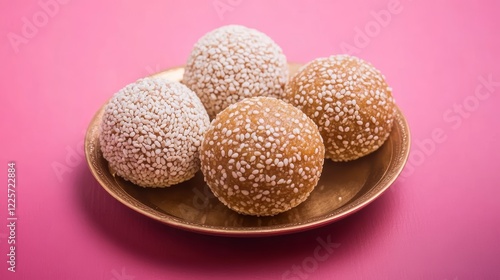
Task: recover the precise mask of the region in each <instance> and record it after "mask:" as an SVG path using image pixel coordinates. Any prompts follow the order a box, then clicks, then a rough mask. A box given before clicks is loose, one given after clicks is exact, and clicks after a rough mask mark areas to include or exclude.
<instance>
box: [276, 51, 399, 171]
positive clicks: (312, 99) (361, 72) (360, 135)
mask: <svg viewBox="0 0 500 280" xmlns="http://www.w3.org/2000/svg"><path fill="white" fill-rule="evenodd" d="M283 100H285V101H287V102H289V103H290V104H292V105H294V106H296V107H297V108H299V109H301V110H302V111H303V112H304V113H305V114H306V115H308V116H309V117H310V118H311V119H312V120H313V121H314V122H315V123H316V124H317V125H318V128H319V131H320V133H321V136H322V137H323V140H324V141H325V142H324V144H325V148H326V157H327V158H330V159H332V160H333V161H350V160H354V159H357V158H359V157H362V156H365V155H367V154H370V153H372V152H374V151H375V150H377V149H378V148H379V147H380V146H381V145H382V144H383V143H384V142H385V141H386V139H387V138H388V137H389V134H390V132H391V129H392V124H393V120H394V116H395V114H396V105H395V101H394V98H393V97H392V89H391V88H390V87H389V86H388V85H387V83H386V81H385V78H384V76H383V75H382V74H381V73H380V71H378V70H377V69H375V67H373V66H372V65H371V64H369V63H368V62H366V61H364V60H361V59H359V58H357V57H353V56H348V55H335V56H330V57H328V58H317V59H315V60H313V61H311V62H309V63H308V64H306V65H304V66H303V67H302V68H301V69H300V70H299V71H298V72H297V73H296V74H295V75H294V76H293V77H292V78H291V79H290V81H289V83H288V84H287V87H286V89H285V93H284V94H283Z"/></svg>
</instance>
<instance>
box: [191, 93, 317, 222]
mask: <svg viewBox="0 0 500 280" xmlns="http://www.w3.org/2000/svg"><path fill="white" fill-rule="evenodd" d="M324 156H325V148H324V146H323V139H322V138H321V135H320V133H319V131H318V127H317V126H316V125H315V124H314V122H313V121H312V120H311V119H310V118H309V117H307V116H306V115H305V114H304V113H302V112H301V111H300V110H299V109H297V108H295V107H293V106H291V105H290V104H287V103H286V102H284V101H281V100H278V99H276V98H272V97H253V98H248V99H244V100H242V101H240V102H238V103H235V104H233V105H230V106H229V107H227V108H226V109H225V110H223V111H222V112H220V113H219V114H218V115H217V117H216V118H215V119H214V120H213V121H212V123H211V124H210V127H209V128H208V130H207V132H206V134H205V138H204V140H203V142H202V145H201V148H200V159H201V170H202V172H203V175H204V178H205V181H206V183H207V184H208V186H209V187H210V189H211V190H212V192H213V193H214V194H215V196H216V197H217V198H219V200H220V201H221V202H222V203H224V204H225V205H226V206H228V207H229V208H231V209H233V210H234V211H236V212H239V213H242V214H247V215H255V216H272V215H276V214H278V213H281V212H284V211H287V210H289V209H291V208H293V207H295V206H297V205H299V204H300V203H302V202H303V201H304V200H306V199H307V197H308V196H309V194H310V193H311V191H312V190H313V189H314V187H315V186H316V184H317V183H318V180H319V178H320V176H321V172H322V169H323V162H324Z"/></svg>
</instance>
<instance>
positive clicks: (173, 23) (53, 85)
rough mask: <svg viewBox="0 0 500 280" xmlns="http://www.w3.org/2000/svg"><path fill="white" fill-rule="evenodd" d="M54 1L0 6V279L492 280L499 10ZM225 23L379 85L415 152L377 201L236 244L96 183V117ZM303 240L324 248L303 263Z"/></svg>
mask: <svg viewBox="0 0 500 280" xmlns="http://www.w3.org/2000/svg"><path fill="white" fill-rule="evenodd" d="M54 1H55V0H40V1H38V0H23V1H2V2H1V3H0V35H1V37H0V38H1V39H0V55H1V60H0V61H1V69H2V78H1V83H0V104H1V110H0V131H2V133H1V146H0V163H1V164H0V170H1V172H0V174H1V175H2V176H3V177H5V178H7V162H9V161H11V160H14V161H15V162H16V164H17V184H18V186H17V193H16V194H17V212H16V214H17V217H18V221H17V228H16V230H17V231H16V241H17V251H16V256H17V259H16V260H17V266H16V270H17V272H15V273H11V272H8V271H7V267H8V266H7V263H6V261H7V253H8V245H7V240H8V234H9V232H8V230H7V227H6V226H5V225H6V224H7V206H6V202H7V183H6V179H4V180H0V181H2V182H4V183H2V186H0V187H1V188H2V189H3V190H2V191H0V264H1V265H0V279H106V280H110V279H113V280H125V279H136V280H142V279H153V280H158V279H236V277H237V278H238V279H282V277H285V279H306V278H307V279H438V280H444V279H448V280H451V279H460V280H462V279H500V268H499V264H500V263H499V262H500V217H499V213H500V203H499V202H498V200H499V198H498V197H499V195H500V172H499V168H498V166H499V164H498V160H499V159H500V145H499V144H498V142H499V141H500V126H499V124H498V118H499V114H498V106H499V105H500V104H499V103H500V96H499V95H500V66H499V62H500V53H499V51H498V50H500V40H499V36H498V35H499V33H498V29H499V28H500V20H499V16H498V11H499V10H500V4H499V3H500V2H498V1H493V0H492V1H476V2H474V1H451V0H449V1H411V0H400V1H395V0H377V1H360V0H357V1H350V0H337V1H326V0H325V1H298V0H296V1H285V0H281V1H264V0H258V1H250V0H215V1H214V0H206V1H164V0H155V1H81V0H64V1H63V0H60V2H54ZM46 2H48V3H52V5H49V6H48V7H49V8H47V7H46V6H45V5H44V4H43V3H46ZM40 3H42V4H40ZM54 3H55V4H54ZM146 3H147V4H146ZM479 3H480V4H479ZM214 5H219V6H220V7H222V8H224V7H225V8H226V10H219V11H217V10H216V9H215V6H214ZM224 5H226V6H224ZM382 10H384V11H385V12H380V11H382ZM384 15H385V17H383V16H384ZM387 15H390V18H389V17H387ZM377 19H378V21H377ZM229 23H238V24H243V25H247V26H249V27H253V28H257V29H259V30H261V31H263V32H265V33H267V34H268V35H269V36H270V37H272V38H273V39H274V40H275V41H276V42H277V43H278V44H279V45H280V46H281V47H282V48H283V50H284V52H285V54H286V55H287V57H288V59H289V60H290V61H294V62H307V61H309V60H311V59H313V58H316V57H321V56H328V55H331V54H338V53H344V52H346V51H348V50H347V49H346V48H345V46H347V45H351V46H352V47H353V48H356V49H351V50H354V51H356V52H355V54H356V55H357V56H360V57H362V58H364V59H366V60H368V61H370V62H372V63H373V64H374V65H375V66H376V67H377V68H379V69H380V70H381V71H382V72H383V73H384V74H385V76H386V77H387V80H388V82H389V83H390V84H391V86H392V87H393V88H394V95H395V97H396V99H397V102H398V104H399V106H400V108H401V109H402V110H403V112H404V114H405V116H406V117H407V119H408V122H409V124H410V127H411V130H412V141H413V143H412V152H411V155H410V159H409V162H408V164H407V166H406V169H405V171H404V173H403V175H402V176H401V177H400V178H399V179H398V180H397V182H396V183H395V184H394V185H393V186H392V187H391V188H390V190H389V191H388V192H387V193H385V194H384V195H383V196H381V197H380V198H379V199H377V200H376V201H375V202H373V203H372V204H370V205H369V206H368V207H366V208H365V209H363V210H362V211H360V212H358V213H356V214H354V215H353V216H350V217H348V218H346V219H344V220H342V221H340V222H337V223H334V224H331V225H328V226H325V227H322V228H319V229H316V230H311V231H308V232H303V233H299V234H293V235H286V236H279V237H272V238H257V239H238V238H222V237H213V236H205V235H200V234H195V233H190V232H184V231H181V230H177V229H173V228H171V227H169V226H166V225H162V224H160V223H158V222H156V221H153V220H151V219H149V218H146V217H144V216H141V215H140V214H138V213H136V212H134V211H132V210H130V209H128V208H127V207H125V206H124V205H122V204H120V203H119V202H117V201H115V200H114V199H113V198H112V197H111V196H110V195H108V194H107V193H106V192H105V191H104V190H103V189H102V188H101V187H100V186H99V185H98V184H97V183H96V181H95V180H94V178H93V177H92V175H91V173H90V172H89V170H88V167H87V165H86V163H85V159H84V156H83V145H82V144H83V136H84V132H85V130H86V128H87V125H88V123H89V121H90V119H91V118H92V116H93V114H94V113H95V112H96V110H97V109H98V108H99V107H100V106H101V105H102V104H103V102H105V100H107V99H108V98H109V97H110V96H111V95H112V94H113V93H115V92H116V91H117V90H119V89H120V88H121V87H123V86H124V85H126V84H128V83H130V82H133V81H135V80H136V79H138V78H140V77H143V76H146V75H149V74H151V73H153V72H157V71H159V70H162V69H166V68H169V67H172V66H177V65H182V64H184V63H185V61H186V59H187V57H188V54H189V52H190V49H191V46H192V45H193V44H194V42H195V41H196V40H197V39H198V38H199V37H200V36H202V35H203V34H204V33H206V32H208V31H210V30H212V29H214V28H216V27H218V26H221V25H225V24H229ZM31 24H36V25H33V26H31V29H30V27H29V26H30V25H31ZM33 27H34V28H33ZM23 32H24V33H23ZM361 33H363V34H361ZM16 36H17V37H16ZM488 80H490V82H488ZM57 166H59V167H61V166H64V167H65V168H66V169H65V171H66V172H65V173H61V172H56V171H55V170H54V167H57ZM4 224H5V225H4ZM2 225H3V226H2ZM318 239H321V240H323V241H328V240H330V242H332V243H336V244H337V245H336V246H338V247H337V248H335V249H331V250H330V252H328V254H327V255H326V257H325V256H322V258H321V260H319V259H317V256H316V255H315V254H314V252H316V251H317V250H316V248H318V246H321V245H320V244H321V243H320V242H319V241H318ZM318 250H319V249H318ZM321 252H322V253H325V252H326V250H323V251H321ZM315 257H316V259H315ZM299 270H300V271H302V272H301V273H298V272H297V271H299Z"/></svg>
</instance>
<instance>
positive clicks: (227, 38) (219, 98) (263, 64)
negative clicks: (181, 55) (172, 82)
mask: <svg viewBox="0 0 500 280" xmlns="http://www.w3.org/2000/svg"><path fill="white" fill-rule="evenodd" d="M287 80H288V67H287V61H286V57H285V55H284V54H283V51H282V50H281V48H280V47H279V46H278V45H277V44H276V43H275V42H274V41H273V40H272V39H271V38H269V37H268V36H267V35H265V34H264V33H262V32H260V31H257V30H255V29H251V28H247V27H244V26H240V25H227V26H223V27H220V28H217V29H215V30H213V31H211V32H209V33H207V34H206V35H204V36H203V37H201V38H200V39H199V40H198V42H197V43H196V44H195V45H194V48H193V50H192V51H191V54H190V56H189V59H188V61H187V65H186V68H185V72H184V77H183V80H182V82H183V83H184V84H185V85H187V86H188V87H189V88H190V89H192V90H193V91H194V92H196V94H198V96H199V97H200V99H201V102H203V105H205V108H206V109H207V112H208V114H209V116H210V117H211V118H214V117H215V115H217V113H219V112H220V111H222V110H223V109H225V108H226V107H227V106H229V105H231V104H234V103H236V102H238V101H240V100H242V99H244V98H248V97H254V96H271V97H279V96H280V95H281V93H282V92H283V90H284V88H285V84H286V82H287Z"/></svg>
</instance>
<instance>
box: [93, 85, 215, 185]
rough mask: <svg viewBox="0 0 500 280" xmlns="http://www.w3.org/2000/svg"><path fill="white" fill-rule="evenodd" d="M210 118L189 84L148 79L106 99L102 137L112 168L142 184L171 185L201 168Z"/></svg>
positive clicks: (101, 140)
mask: <svg viewBox="0 0 500 280" xmlns="http://www.w3.org/2000/svg"><path fill="white" fill-rule="evenodd" d="M209 123H210V121H209V118H208V114H207V112H206V110H205V108H204V107H203V104H202V103H201V101H200V100H199V98H198V97H197V96H196V94H195V93H194V92H192V91H191V90H190V89H189V88H187V87H186V86H185V85H182V84H181V83H179V82H173V81H169V80H167V79H164V78H144V79H140V80H138V81H136V82H135V83H132V84H129V85H127V86H126V87H124V88H123V89H121V90H120V91H118V92H117V93H116V94H115V95H114V96H113V97H112V98H111V99H110V100H109V102H108V103H107V104H106V106H105V109H104V115H103V118H102V122H101V134H100V137H99V142H100V145H101V151H102V153H103V156H104V158H105V159H106V160H107V161H108V164H109V166H110V169H111V170H113V171H114V172H116V174H118V175H119V176H120V177H122V178H124V179H125V180H128V181H130V182H132V183H134V184H136V185H139V186H142V187H168V186H171V185H174V184H178V183H181V182H183V181H186V180H188V179H190V178H192V177H193V176H194V174H195V173H196V172H197V171H198V170H199V166H200V162H199V147H200V145H201V141H202V140H203V134H204V132H205V131H206V129H207V128H208V125H209Z"/></svg>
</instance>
